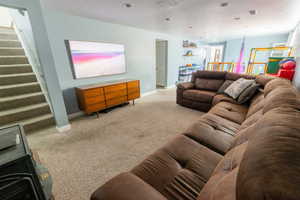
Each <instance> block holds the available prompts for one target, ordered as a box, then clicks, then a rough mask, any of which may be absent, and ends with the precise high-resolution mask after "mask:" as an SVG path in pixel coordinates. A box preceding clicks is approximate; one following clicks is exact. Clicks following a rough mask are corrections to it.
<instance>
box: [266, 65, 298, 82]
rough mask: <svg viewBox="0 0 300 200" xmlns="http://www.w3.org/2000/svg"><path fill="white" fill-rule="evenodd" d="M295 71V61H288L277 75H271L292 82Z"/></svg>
mask: <svg viewBox="0 0 300 200" xmlns="http://www.w3.org/2000/svg"><path fill="white" fill-rule="evenodd" d="M295 69H296V63H295V62H293V61H288V62H286V63H284V64H282V66H281V67H280V69H279V71H278V73H277V74H270V75H271V76H276V77H280V78H285V79H288V80H290V81H292V80H293V78H294V75H295V71H296V70H295Z"/></svg>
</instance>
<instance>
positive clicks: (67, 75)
mask: <svg viewBox="0 0 300 200" xmlns="http://www.w3.org/2000/svg"><path fill="white" fill-rule="evenodd" d="M44 14H45V22H46V26H47V30H48V34H49V39H50V44H51V48H52V52H53V55H54V60H55V66H56V70H57V73H58V78H59V83H60V86H61V88H62V90H63V93H64V99H65V104H66V107H67V111H68V113H74V112H77V111H79V108H78V105H77V100H76V96H75V93H74V87H77V86H82V85H87V84H95V83H99V82H103V81H110V80H117V79H123V78H132V79H139V80H141V92H142V93H146V92H150V91H153V90H155V89H156V71H155V67H156V66H155V65H156V62H155V61H156V58H155V41H156V39H162V40H168V69H167V85H168V86H171V85H174V84H175V82H176V81H177V79H178V67H179V65H180V64H181V63H182V52H183V51H182V41H183V39H182V38H176V37H172V36H170V35H166V34H161V33H155V32H150V31H147V30H143V29H137V28H133V27H128V26H123V25H118V24H112V23H105V22H101V21H98V20H93V19H88V18H82V17H78V16H71V15H68V14H65V13H61V12H57V11H53V10H48V9H47V8H44ZM65 40H81V41H99V42H101V41H102V42H110V43H120V44H124V45H125V48H126V64H127V73H126V74H120V75H114V76H105V77H95V78H89V79H78V80H75V79H74V78H73V75H72V69H71V65H70V63H69V58H68V55H67V50H66V47H65V43H64V41H65Z"/></svg>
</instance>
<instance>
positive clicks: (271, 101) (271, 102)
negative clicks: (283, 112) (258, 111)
mask: <svg viewBox="0 0 300 200" xmlns="http://www.w3.org/2000/svg"><path fill="white" fill-rule="evenodd" d="M278 107H286V108H289V107H292V108H296V109H300V94H299V92H298V91H297V90H296V89H295V88H293V87H292V86H290V87H289V88H280V87H279V88H276V89H274V90H272V91H271V92H269V93H268V95H267V97H265V105H264V109H263V113H266V112H268V111H270V110H272V109H275V108H278Z"/></svg>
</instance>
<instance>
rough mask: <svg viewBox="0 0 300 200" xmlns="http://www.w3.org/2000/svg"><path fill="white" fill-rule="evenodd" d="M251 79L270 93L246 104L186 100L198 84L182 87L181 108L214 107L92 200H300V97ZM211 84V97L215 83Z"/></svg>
mask: <svg viewBox="0 0 300 200" xmlns="http://www.w3.org/2000/svg"><path fill="white" fill-rule="evenodd" d="M196 75H197V76H198V77H202V78H204V79H210V80H214V79H216V80H225V79H228V78H232V79H234V80H236V79H238V77H240V75H237V74H232V73H217V72H197V74H195V76H196ZM221 75H222V77H223V78H224V77H225V79H221ZM249 78H253V79H254V78H255V79H256V81H257V82H259V83H260V84H261V85H262V88H264V89H261V90H260V91H259V92H258V93H257V94H256V95H255V96H254V97H253V98H252V99H251V100H250V102H249V104H247V105H237V104H236V103H235V102H230V101H229V100H228V99H226V98H223V97H222V98H220V99H221V100H219V101H218V102H217V103H215V104H213V102H214V98H216V95H214V96H213V97H211V98H210V97H209V98H208V97H207V96H209V95H206V93H205V92H204V93H201V94H204V95H203V97H204V96H205V97H204V98H203V99H201V98H200V97H201V95H200V94H199V96H197V99H196V98H195V99H192V98H190V97H189V98H187V97H186V96H185V91H186V90H190V89H191V86H190V85H191V84H192V83H184V84H181V85H179V86H178V90H179V91H178V94H179V98H180V99H178V103H180V104H184V105H186V106H189V107H193V108H196V109H201V110H208V109H209V108H210V107H211V105H213V107H212V108H211V109H210V110H209V112H208V113H206V114H204V115H203V116H201V117H200V118H199V120H198V121H197V122H196V123H195V124H194V125H193V126H191V127H189V128H188V129H187V131H186V132H185V133H183V134H182V135H178V136H177V137H176V138H175V139H174V140H172V141H170V142H169V143H168V144H166V145H165V146H164V147H162V148H160V149H159V150H157V151H156V152H154V153H153V154H152V155H150V156H149V157H148V158H146V159H145V160H144V161H143V162H142V163H140V164H139V165H137V166H136V167H135V168H133V169H132V170H131V171H130V172H125V173H122V174H120V175H118V176H116V177H114V178H113V179H111V180H110V181H108V182H107V183H106V184H104V185H103V186H102V187H100V188H99V189H98V190H96V191H95V192H94V193H93V194H92V197H91V199H92V200H167V199H168V200H194V199H197V200H299V199H300V96H299V93H298V91H297V90H296V89H294V88H293V86H292V85H291V83H290V82H288V81H286V80H282V79H274V80H271V79H269V78H266V77H263V76H258V77H249ZM203 82H205V81H203ZM220 82H221V81H220ZM210 84H211V85H213V86H212V87H213V88H214V91H212V90H211V91H210V92H211V94H212V93H213V92H215V91H216V89H217V87H215V85H217V84H216V82H214V81H208V82H207V85H210ZM218 85H220V83H219V84H218ZM204 91H206V90H204ZM207 94H208V93H207ZM198 97H199V98H198ZM204 99H205V100H204ZM208 99H209V101H208ZM193 101H196V103H194V102H193ZM204 101H205V102H204ZM188 103H192V105H187V104H188ZM183 117H184V116H183Z"/></svg>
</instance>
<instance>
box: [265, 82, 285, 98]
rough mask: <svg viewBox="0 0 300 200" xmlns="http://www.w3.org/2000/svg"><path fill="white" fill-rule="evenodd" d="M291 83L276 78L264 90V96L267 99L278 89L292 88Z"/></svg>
mask: <svg viewBox="0 0 300 200" xmlns="http://www.w3.org/2000/svg"><path fill="white" fill-rule="evenodd" d="M290 87H291V82H290V81H288V80H286V79H281V78H276V79H273V80H271V81H269V82H268V83H267V84H266V85H265V88H264V94H265V97H267V96H268V94H269V93H270V92H271V91H272V90H275V89H277V88H290Z"/></svg>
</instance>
